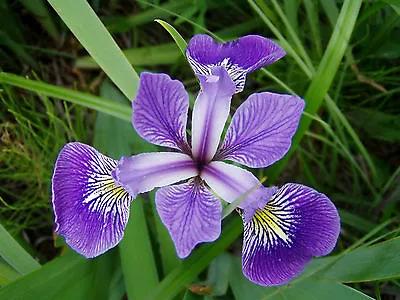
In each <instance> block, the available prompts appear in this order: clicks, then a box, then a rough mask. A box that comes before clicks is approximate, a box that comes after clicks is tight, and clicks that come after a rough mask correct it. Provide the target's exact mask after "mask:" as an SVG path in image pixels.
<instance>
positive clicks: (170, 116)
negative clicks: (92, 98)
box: [52, 35, 340, 285]
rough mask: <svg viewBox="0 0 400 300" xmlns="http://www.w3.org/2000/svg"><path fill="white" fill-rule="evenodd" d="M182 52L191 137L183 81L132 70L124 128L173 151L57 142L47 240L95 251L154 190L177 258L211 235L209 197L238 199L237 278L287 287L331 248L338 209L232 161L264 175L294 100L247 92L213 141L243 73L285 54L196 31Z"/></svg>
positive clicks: (118, 234) (217, 204) (297, 112)
mask: <svg viewBox="0 0 400 300" xmlns="http://www.w3.org/2000/svg"><path fill="white" fill-rule="evenodd" d="M186 54H187V58H188V61H189V63H190V64H191V66H192V68H193V70H194V72H195V74H196V76H197V77H198V78H199V80H200V85H201V90H200V93H199V95H198V97H197V99H196V102H195V104H194V108H193V112H192V122H191V142H189V141H188V139H187V133H186V130H187V129H186V126H187V117H188V110H189V97H188V94H187V93H186V91H185V89H184V86H183V84H182V83H181V82H179V81H177V80H172V79H171V78H170V77H169V76H168V75H165V74H151V73H147V72H144V73H142V74H141V76H140V84H139V90H138V93H137V97H136V99H134V101H133V104H132V105H133V116H132V124H133V127H134V128H135V130H136V131H137V133H138V134H139V135H140V136H141V137H142V138H144V139H146V140H147V141H148V142H150V143H153V144H156V145H159V146H163V147H169V148H172V149H173V151H169V152H155V153H143V154H139V155H134V156H131V157H123V158H121V160H120V161H115V160H113V159H111V158H108V157H106V156H104V155H103V154H101V153H99V152H98V151H96V150H95V149H94V148H92V147H90V146H87V145H84V144H81V143H69V144H67V145H66V146H65V147H64V148H63V149H62V151H61V152H60V154H59V157H58V159H57V162H56V165H55V170H54V175H53V186H52V188H53V199H52V201H53V208H54V212H55V222H56V233H58V234H62V235H64V236H65V238H66V242H67V243H68V244H69V245H70V246H71V247H72V248H73V249H74V250H76V251H77V252H79V253H81V254H83V255H85V256H86V257H95V256H98V255H100V254H102V253H104V252H105V251H107V250H108V249H110V248H112V247H114V246H115V245H116V244H118V242H119V241H120V240H121V239H122V236H123V231H124V229H125V226H126V224H127V220H128V217H129V205H130V203H131V202H132V201H133V200H134V198H135V197H136V196H137V195H138V194H140V193H144V192H148V191H150V190H152V189H154V188H156V187H159V189H158V191H157V192H156V196H155V201H156V207H157V211H158V214H159V215H160V218H161V220H162V222H163V223H164V224H165V226H166V227H167V228H168V231H169V233H170V235H171V238H172V240H173V242H174V244H175V247H176V251H177V254H178V256H179V257H180V258H185V257H187V256H188V255H189V254H190V252H191V251H192V250H193V248H194V247H195V246H196V245H197V244H198V243H201V242H211V241H214V240H216V239H217V238H218V237H219V235H220V233H221V213H222V205H221V201H220V199H219V198H221V199H223V200H225V201H227V202H233V201H234V200H236V199H238V198H240V197H241V196H243V195H244V194H246V193H247V194H246V197H245V199H244V201H243V202H241V203H240V204H239V210H240V212H241V215H242V218H243V222H244V242H243V251H242V263H243V272H244V274H245V275H246V276H247V277H248V278H249V279H250V280H252V281H253V282H255V283H258V284H261V285H278V284H282V283H285V282H287V281H289V280H290V279H291V278H293V277H294V276H296V275H298V274H299V273H300V272H301V271H302V270H303V268H304V267H305V265H306V263H307V262H308V261H310V260H311V259H312V257H313V256H322V255H326V254H328V253H329V252H331V251H332V249H333V248H334V246H335V244H336V241H337V238H338V235H339V230H340V223H339V216H338V213H337V210H336V208H335V207H334V205H333V204H332V203H331V202H330V200H329V199H328V198H327V197H326V196H325V195H323V194H320V193H318V192H317V191H315V190H313V189H311V188H309V187H306V186H303V185H299V184H286V185H284V186H282V187H281V188H278V187H268V188H267V187H264V186H260V185H259V180H258V179H257V178H256V177H255V176H254V175H253V174H252V173H251V172H249V171H247V170H246V169H244V168H241V167H239V166H237V164H241V165H244V166H246V167H250V168H265V167H267V166H269V165H271V164H273V163H274V162H276V161H277V160H279V159H281V158H282V157H283V156H284V155H285V154H286V152H287V151H288V149H289V148H290V145H291V139H292V137H293V135H294V133H295V131H296V129H297V126H298V123H299V120H300V117H301V114H302V111H303V108H304V101H303V100H302V99H301V98H299V97H297V96H292V95H280V94H273V93H268V92H264V93H256V94H252V95H251V96H250V97H249V98H248V99H247V100H246V101H245V102H243V103H242V104H241V105H240V106H239V108H238V109H237V110H236V112H235V113H234V115H233V117H232V120H231V123H230V125H229V127H228V129H227V132H226V134H225V137H224V139H223V141H222V143H220V138H221V136H222V133H223V129H224V126H225V123H226V121H227V119H228V116H229V111H230V104H231V98H232V96H233V94H235V93H237V92H240V91H242V90H243V87H244V84H245V79H246V74H247V73H249V72H252V71H254V70H257V69H259V68H261V67H263V66H265V65H268V64H271V63H273V62H275V61H277V60H278V59H280V58H281V57H283V56H284V55H285V52H284V51H283V49H282V48H281V47H279V46H278V45H277V44H275V43H274V42H272V41H271V40H269V39H266V38H263V37H260V36H245V37H242V38H240V39H238V40H237V41H232V42H228V43H225V44H222V43H216V42H215V41H214V40H213V39H212V38H211V37H209V36H207V35H198V36H195V37H194V38H193V39H192V40H191V41H190V43H189V45H188V48H187V52H186ZM227 161H230V162H233V163H235V164H231V163H228V162H227ZM217 196H218V197H217Z"/></svg>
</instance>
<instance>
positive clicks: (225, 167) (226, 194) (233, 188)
mask: <svg viewBox="0 0 400 300" xmlns="http://www.w3.org/2000/svg"><path fill="white" fill-rule="evenodd" d="M200 177H201V178H202V179H203V180H204V181H205V182H206V183H207V184H208V185H209V186H210V188H211V189H212V190H213V191H214V192H215V193H216V194H217V195H218V196H219V197H221V198H222V199H223V200H225V201H227V202H229V203H231V202H233V201H235V200H236V199H238V198H240V197H242V196H243V195H244V194H246V193H248V195H247V197H246V198H245V199H244V201H243V202H242V203H241V204H239V206H238V207H240V208H243V209H245V218H246V220H247V218H248V219H249V220H250V219H251V217H252V216H253V214H254V212H255V211H256V210H257V209H258V208H259V206H260V203H261V204H264V202H263V199H266V198H269V197H270V196H271V195H272V194H273V193H274V192H275V191H276V188H266V187H263V186H261V184H260V182H259V180H258V179H257V178H256V177H255V176H254V175H253V174H252V173H251V172H249V171H247V170H245V169H242V168H240V167H237V166H234V165H230V164H227V163H224V162H222V161H212V162H210V163H209V164H207V165H206V166H204V167H203V169H202V171H201V173H200ZM249 192H250V193H249Z"/></svg>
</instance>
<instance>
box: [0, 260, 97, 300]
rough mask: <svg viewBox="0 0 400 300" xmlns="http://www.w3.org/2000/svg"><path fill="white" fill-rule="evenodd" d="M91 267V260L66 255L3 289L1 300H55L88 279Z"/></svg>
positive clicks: (0, 290) (0, 293)
mask: <svg viewBox="0 0 400 300" xmlns="http://www.w3.org/2000/svg"><path fill="white" fill-rule="evenodd" d="M91 266H92V263H91V261H90V260H88V259H85V258H84V257H82V256H80V255H78V254H75V253H69V254H66V255H64V256H61V257H58V258H56V259H54V260H52V261H51V262H49V263H48V264H46V265H44V266H42V267H41V268H40V269H37V270H36V271H33V272H31V273H29V274H27V275H25V276H23V277H20V278H18V279H17V280H15V281H13V282H11V283H10V284H8V285H6V286H5V287H3V288H1V289H0V299H49V300H50V299H51V300H52V299H55V298H56V297H57V295H60V294H61V293H63V292H64V291H66V290H68V289H70V288H71V287H73V286H74V285H75V284H76V283H79V282H80V281H82V280H84V279H86V278H87V276H88V275H90V273H91V270H92V268H91ZM85 281H86V280H85ZM86 288H87V285H86V287H85V286H83V287H81V289H86ZM64 299H65V298H64Z"/></svg>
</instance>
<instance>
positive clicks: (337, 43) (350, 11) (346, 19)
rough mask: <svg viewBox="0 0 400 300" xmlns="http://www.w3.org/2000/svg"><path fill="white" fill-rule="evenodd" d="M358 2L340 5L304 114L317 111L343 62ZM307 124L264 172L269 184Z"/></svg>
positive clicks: (306, 123)
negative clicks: (282, 153) (290, 145)
mask: <svg viewBox="0 0 400 300" xmlns="http://www.w3.org/2000/svg"><path fill="white" fill-rule="evenodd" d="M361 2H362V1H361V0H354V1H350V0H347V1H345V2H344V4H343V7H342V9H341V12H340V15H339V18H338V21H337V23H336V26H335V29H334V31H333V33H332V36H331V38H330V41H329V44H328V47H327V49H326V51H325V53H324V56H323V57H322V60H321V62H320V64H319V67H318V69H317V72H316V74H315V75H314V76H313V80H312V82H311V84H310V86H309V88H308V90H307V92H306V94H305V96H304V99H305V100H306V103H307V104H306V108H305V111H306V112H307V113H309V114H311V115H314V114H316V112H317V111H318V109H319V107H320V106H321V103H322V100H323V99H324V97H325V96H326V94H327V92H328V90H329V87H330V86H331V84H332V81H333V78H334V76H335V75H336V72H337V70H338V68H339V64H340V62H341V61H342V59H343V56H344V52H345V50H346V48H347V46H348V43H349V40H350V36H351V33H352V32H353V29H354V25H355V22H356V20H357V16H358V13H359V11H360V7H361ZM310 124H311V119H310V118H302V119H301V121H300V125H299V128H298V130H297V132H296V134H295V136H294V137H293V140H292V147H291V150H290V151H289V153H288V154H287V155H286V156H285V157H284V158H283V159H282V160H281V161H279V162H278V163H277V164H275V165H273V166H272V167H270V168H269V169H268V171H267V174H268V175H269V178H270V179H271V180H272V181H274V179H276V178H277V177H278V176H279V174H280V172H281V171H282V170H283V168H284V166H285V165H286V163H287V161H288V159H289V157H290V156H291V155H292V154H293V153H294V151H295V149H296V147H297V146H298V144H299V143H300V141H301V139H302V137H303V135H304V134H305V132H306V131H307V129H308V127H309V126H310Z"/></svg>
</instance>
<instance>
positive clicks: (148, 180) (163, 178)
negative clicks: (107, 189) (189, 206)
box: [113, 152, 198, 197]
mask: <svg viewBox="0 0 400 300" xmlns="http://www.w3.org/2000/svg"><path fill="white" fill-rule="evenodd" d="M197 174H198V171H197V166H196V164H195V162H194V161H193V160H192V158H191V157H190V156H188V155H186V154H183V153H177V152H154V153H142V154H138V155H134V156H131V157H122V158H121V160H120V161H119V163H118V166H117V169H116V171H115V172H114V174H113V175H114V177H115V179H116V181H117V182H118V184H120V185H121V186H123V187H124V189H126V190H127V191H128V192H129V194H130V195H132V196H133V197H136V195H137V194H139V193H144V192H148V191H151V190H152V189H154V188H156V187H162V186H166V185H169V184H172V183H176V182H178V181H181V180H184V179H188V178H191V177H194V176H196V175H197Z"/></svg>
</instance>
